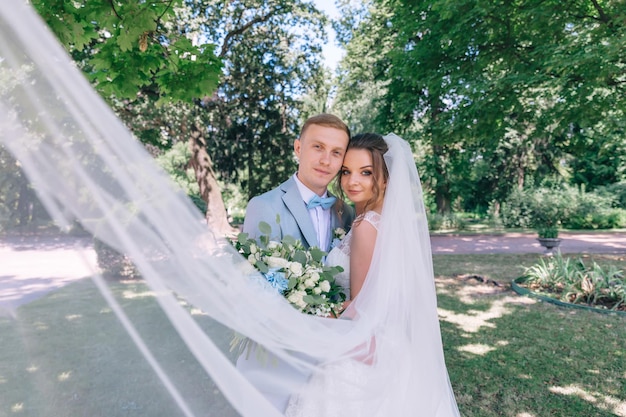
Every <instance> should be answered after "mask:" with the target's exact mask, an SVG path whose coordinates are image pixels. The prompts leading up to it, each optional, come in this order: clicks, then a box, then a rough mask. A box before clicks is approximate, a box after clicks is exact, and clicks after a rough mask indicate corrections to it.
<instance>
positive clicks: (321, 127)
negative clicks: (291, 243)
mask: <svg viewBox="0 0 626 417" xmlns="http://www.w3.org/2000/svg"><path fill="white" fill-rule="evenodd" d="M349 141H350V129H349V128H348V126H346V124H345V123H344V122H342V121H341V119H339V118H338V117H337V116H334V115H332V114H319V115H317V116H313V117H311V118H309V119H308V120H307V121H306V122H305V123H304V126H302V130H301V131H300V137H299V138H298V139H296V140H295V141H294V144H293V149H294V151H295V153H296V157H297V158H298V161H299V163H298V171H297V172H296V173H295V174H294V175H293V176H292V177H290V178H289V179H288V180H287V181H285V182H283V183H282V184H281V185H279V186H278V187H277V188H274V189H273V190H271V191H268V192H266V193H265V194H262V195H260V196H256V197H254V198H253V199H252V200H250V202H249V203H248V207H247V209H246V217H245V220H244V223H243V231H244V232H245V233H248V235H249V236H250V237H253V238H256V237H259V235H260V234H261V232H260V231H259V223H260V222H261V221H264V222H266V223H267V224H269V225H270V226H271V227H272V234H271V236H270V238H271V239H273V240H278V241H280V240H281V239H282V238H283V237H284V236H286V235H289V236H292V237H294V238H296V239H298V240H300V241H302V243H303V244H304V246H305V247H306V248H308V247H311V246H317V247H318V248H320V249H322V250H324V251H327V250H328V249H329V246H330V242H331V241H332V231H333V230H335V229H336V228H338V227H341V228H343V229H346V230H347V228H348V227H349V226H350V225H351V223H352V220H353V218H354V213H353V211H352V209H351V208H350V207H348V206H345V205H343V207H342V208H341V210H338V209H337V208H336V205H335V202H336V198H335V197H334V196H332V195H330V194H329V193H328V190H327V187H328V184H330V182H331V181H332V179H333V178H335V176H336V175H337V174H338V173H339V170H340V169H341V166H342V164H343V157H344V154H345V153H346V149H347V147H348V142H349ZM277 215H278V216H279V222H280V223H278V224H277V223H276V216H277Z"/></svg>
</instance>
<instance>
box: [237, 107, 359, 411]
mask: <svg viewBox="0 0 626 417" xmlns="http://www.w3.org/2000/svg"><path fill="white" fill-rule="evenodd" d="M349 141H350V130H349V128H348V126H346V124H345V123H344V122H342V121H341V119H339V118H338V117H336V116H334V115H331V114H319V115H317V116H313V117H311V118H309V119H308V120H307V121H306V122H305V123H304V125H303V126H302V130H301V131H300V136H299V137H298V139H296V140H295V141H294V144H293V149H294V152H295V153H296V157H297V158H298V161H299V162H298V171H297V172H296V173H295V174H294V175H293V176H292V177H290V178H289V179H288V180H287V181H285V182H284V183H282V184H281V185H279V186H278V187H277V188H275V189H273V190H271V191H268V192H266V193H265V194H262V195H260V196H257V197H254V198H252V199H251V200H250V202H249V203H248V207H247V209H246V218H245V220H244V224H243V231H244V232H245V233H248V235H249V236H250V237H253V238H258V237H259V236H260V235H261V231H260V230H259V222H262V221H263V222H266V223H267V224H269V225H270V226H271V227H272V233H271V235H270V239H272V240H277V241H280V240H281V239H282V238H283V237H284V236H287V235H289V236H292V237H294V238H296V239H299V240H300V241H302V243H303V244H304V246H305V247H306V248H308V247H311V246H317V247H318V248H320V249H322V250H324V251H328V250H329V246H330V242H331V241H332V238H333V236H332V231H333V230H335V229H336V228H338V227H341V228H343V229H344V230H346V231H347V230H348V228H349V227H350V225H351V224H352V220H353V219H354V212H353V210H352V208H351V207H349V206H347V205H337V204H335V203H336V198H335V197H334V196H332V195H330V193H328V190H327V187H328V184H330V182H331V181H332V180H333V178H335V176H336V175H337V174H338V173H339V170H340V169H341V166H342V165H343V157H344V155H345V153H346V149H347V147H348V142H349ZM337 206H339V207H341V209H338V208H337ZM277 216H278V219H279V223H278V224H277V223H276V217H277ZM268 366H271V367H273V368H272V369H271V373H272V374H274V375H277V374H280V375H281V378H282V380H283V381H287V380H289V379H291V381H292V384H293V385H292V386H295V385H296V384H302V383H304V382H305V381H304V380H303V376H302V375H301V374H299V373H296V372H293V371H292V370H291V369H289V367H288V366H287V365H286V364H285V363H284V362H282V361H278V363H277V364H276V363H275V362H272V363H271V364H270V361H266V363H260V362H258V361H257V360H256V355H254V354H253V355H249V358H248V359H246V354H243V355H242V356H240V357H239V359H238V360H237V369H239V370H240V371H241V373H242V374H243V375H244V376H245V377H246V378H248V380H249V381H250V382H251V383H252V384H253V385H254V386H255V387H256V388H258V390H259V391H260V392H261V393H262V394H263V395H264V396H265V397H266V398H267V399H268V400H269V401H270V402H271V403H272V404H273V405H274V407H276V408H277V409H278V410H279V411H280V412H284V411H285V408H286V407H287V403H288V401H289V395H290V393H288V392H284V391H282V392H281V391H280V390H276V389H272V387H271V386H270V385H271V384H268V383H266V382H267V381H264V380H263V370H265V371H267V369H266V368H267V367H268Z"/></svg>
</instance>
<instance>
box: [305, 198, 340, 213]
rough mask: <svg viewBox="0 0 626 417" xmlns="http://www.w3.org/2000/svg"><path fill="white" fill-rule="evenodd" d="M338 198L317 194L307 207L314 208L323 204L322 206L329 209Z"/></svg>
mask: <svg viewBox="0 0 626 417" xmlns="http://www.w3.org/2000/svg"><path fill="white" fill-rule="evenodd" d="M336 200H337V198H335V197H326V198H322V197H320V196H319V195H315V196H313V198H312V199H310V200H309V202H308V203H307V204H306V208H308V209H312V208H315V207H317V206H322V208H323V209H324V210H328V209H329V208H331V207H332V205H333V204H335V201H336Z"/></svg>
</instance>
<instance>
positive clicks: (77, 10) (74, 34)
mask: <svg viewBox="0 0 626 417" xmlns="http://www.w3.org/2000/svg"><path fill="white" fill-rule="evenodd" d="M33 6H34V7H35V8H36V9H37V11H38V12H39V13H40V14H41V16H42V17H44V19H45V20H46V22H47V23H48V25H49V26H50V28H51V29H52V31H53V32H54V33H55V34H56V35H57V37H58V38H59V40H60V41H61V43H63V44H64V45H65V46H66V48H67V49H68V50H69V51H70V53H72V55H73V56H74V57H75V59H77V60H78V61H79V64H80V66H81V67H82V69H83V70H84V71H85V74H86V75H87V77H88V78H89V79H90V80H91V81H92V83H93V84H94V85H95V87H96V89H97V90H98V91H99V92H100V94H102V95H103V96H104V97H107V98H108V97H110V96H115V97H117V98H121V99H124V98H127V99H133V98H135V97H136V95H137V93H138V92H139V91H144V92H149V93H150V94H152V95H156V96H158V98H159V100H160V101H162V102H167V101H187V102H189V101H191V100H193V99H195V98H199V97H204V96H206V95H210V94H211V93H212V92H213V90H214V89H215V87H216V86H217V82H218V79H219V74H220V70H221V62H220V59H219V58H218V57H217V56H216V54H215V53H214V50H215V45H213V44H203V45H194V44H193V43H192V42H191V40H190V39H188V38H187V35H186V33H185V32H184V31H176V30H172V21H173V20H175V18H176V8H177V7H181V6H182V0H174V1H169V2H145V1H141V0H132V1H125V2H48V1H43V0H35V1H33Z"/></svg>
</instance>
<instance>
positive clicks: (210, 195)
mask: <svg viewBox="0 0 626 417" xmlns="http://www.w3.org/2000/svg"><path fill="white" fill-rule="evenodd" d="M189 148H190V150H191V158H190V161H189V163H190V164H191V166H192V168H193V170H194V172H195V173H196V180H197V181H198V185H199V186H200V195H201V197H202V199H203V200H204V201H205V202H206V204H207V210H206V215H205V217H206V221H207V225H208V226H209V228H210V229H211V230H212V231H214V232H215V233H216V234H218V235H220V236H228V237H232V236H235V235H236V234H237V232H238V230H237V229H236V228H234V227H232V226H231V225H230V223H229V222H228V214H227V213H226V207H225V206H224V199H223V198H222V192H221V190H220V187H219V185H218V184H217V179H216V178H215V172H214V171H213V162H211V157H210V156H209V154H208V153H207V151H206V140H205V138H204V135H203V134H202V132H201V131H200V130H199V129H198V128H197V127H196V126H193V128H192V131H191V134H190V135H189Z"/></svg>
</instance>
